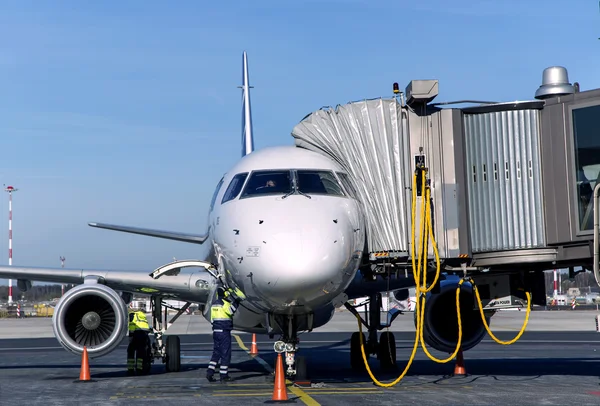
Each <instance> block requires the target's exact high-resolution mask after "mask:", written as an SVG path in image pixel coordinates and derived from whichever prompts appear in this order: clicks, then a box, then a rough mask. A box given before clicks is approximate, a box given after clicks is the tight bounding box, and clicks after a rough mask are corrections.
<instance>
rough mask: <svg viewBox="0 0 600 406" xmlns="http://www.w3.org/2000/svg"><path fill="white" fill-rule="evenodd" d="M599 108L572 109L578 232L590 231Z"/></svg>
mask: <svg viewBox="0 0 600 406" xmlns="http://www.w3.org/2000/svg"><path fill="white" fill-rule="evenodd" d="M599 117H600V106H590V107H583V108H578V109H573V132H574V135H575V137H574V138H575V174H576V179H575V180H576V182H577V206H578V209H579V227H580V230H582V231H583V230H592V229H593V227H594V224H593V217H594V216H593V206H594V204H593V201H592V191H593V190H594V187H595V186H596V183H597V182H598V181H600V154H599V153H598V150H599V149H600V137H598V126H599V125H600V119H599Z"/></svg>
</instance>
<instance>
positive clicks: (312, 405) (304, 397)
mask: <svg viewBox="0 0 600 406" xmlns="http://www.w3.org/2000/svg"><path fill="white" fill-rule="evenodd" d="M232 335H233V336H234V337H235V341H237V343H238V345H239V346H240V348H241V349H242V350H244V351H246V352H247V353H248V355H249V356H250V357H251V358H254V359H255V360H256V361H258V363H259V364H261V365H262V366H263V368H265V370H266V371H267V372H269V373H270V374H272V373H273V368H271V365H269V364H267V362H266V361H265V360H264V359H262V358H261V357H260V356H258V355H252V354H250V350H249V349H248V347H246V345H245V344H244V342H243V341H242V339H241V338H240V336H239V335H237V334H232ZM285 383H286V385H290V384H291V383H292V382H290V381H289V380H287V379H286V380H285ZM287 389H289V390H290V392H292V393H293V394H294V395H296V396H298V398H299V399H300V401H302V403H304V404H305V405H307V406H321V404H320V403H319V402H317V401H316V400H314V399H313V398H312V397H310V396H309V395H308V394H307V393H306V392H304V391H303V390H302V389H300V388H298V387H297V386H294V385H291V386H288V387H287Z"/></svg>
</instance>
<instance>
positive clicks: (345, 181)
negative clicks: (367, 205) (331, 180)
mask: <svg viewBox="0 0 600 406" xmlns="http://www.w3.org/2000/svg"><path fill="white" fill-rule="evenodd" d="M336 173H337V176H338V177H339V178H340V181H341V182H342V185H343V186H344V189H346V193H347V194H348V196H350V197H352V198H354V199H358V192H357V191H356V188H355V187H354V185H353V184H352V181H351V180H350V176H349V175H348V174H347V173H344V172H336Z"/></svg>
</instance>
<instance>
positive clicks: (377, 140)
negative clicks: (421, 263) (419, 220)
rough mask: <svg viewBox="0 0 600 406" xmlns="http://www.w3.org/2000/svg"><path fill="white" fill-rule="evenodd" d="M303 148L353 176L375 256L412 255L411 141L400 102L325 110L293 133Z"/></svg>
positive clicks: (381, 101)
mask: <svg viewBox="0 0 600 406" xmlns="http://www.w3.org/2000/svg"><path fill="white" fill-rule="evenodd" d="M292 136H293V137H294V138H295V143H296V145H297V146H299V147H304V148H307V149H311V150H314V151H317V152H320V153H324V154H326V155H328V156H329V157H330V158H332V159H334V160H335V161H337V162H338V163H339V164H340V165H341V166H342V167H343V168H344V169H345V170H346V171H347V172H348V173H349V174H350V176H351V178H352V180H353V183H354V184H353V185H352V186H353V189H354V190H353V191H352V192H354V193H356V194H357V196H356V198H357V199H358V200H359V201H360V202H361V203H362V205H363V207H364V214H365V216H366V219H365V220H366V224H367V227H368V228H367V233H366V234H367V240H368V241H367V244H368V247H369V251H371V252H374V251H375V252H378V251H394V252H400V253H404V255H405V254H406V253H407V252H408V248H409V247H408V233H407V230H408V224H407V210H410V201H409V202H408V203H407V200H406V197H407V194H406V193H405V189H406V186H408V184H407V180H408V179H407V178H406V173H405V172H406V171H405V170H404V168H405V167H406V165H407V163H406V159H407V157H406V154H404V153H403V151H405V150H406V145H405V142H406V138H405V136H404V131H403V129H402V120H401V106H400V103H398V102H397V101H396V99H375V100H365V101H361V102H356V103H349V104H346V105H343V106H338V107H337V108H324V109H321V110H318V111H316V112H314V113H312V114H310V115H308V116H307V117H306V118H304V119H303V120H302V121H301V122H300V123H299V124H298V125H296V127H294V129H293V131H292Z"/></svg>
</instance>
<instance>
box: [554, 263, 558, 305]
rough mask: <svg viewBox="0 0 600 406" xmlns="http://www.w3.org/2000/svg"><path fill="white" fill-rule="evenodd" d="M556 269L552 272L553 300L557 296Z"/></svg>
mask: <svg viewBox="0 0 600 406" xmlns="http://www.w3.org/2000/svg"><path fill="white" fill-rule="evenodd" d="M556 273H557V271H556V269H555V270H554V298H555V299H556V296H557V295H558V280H557V279H556Z"/></svg>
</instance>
